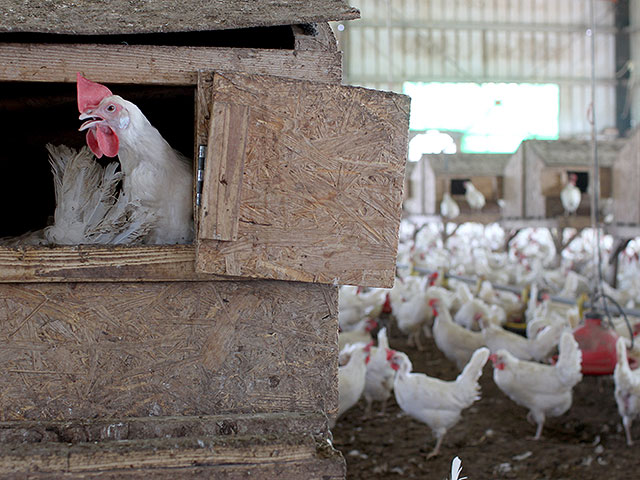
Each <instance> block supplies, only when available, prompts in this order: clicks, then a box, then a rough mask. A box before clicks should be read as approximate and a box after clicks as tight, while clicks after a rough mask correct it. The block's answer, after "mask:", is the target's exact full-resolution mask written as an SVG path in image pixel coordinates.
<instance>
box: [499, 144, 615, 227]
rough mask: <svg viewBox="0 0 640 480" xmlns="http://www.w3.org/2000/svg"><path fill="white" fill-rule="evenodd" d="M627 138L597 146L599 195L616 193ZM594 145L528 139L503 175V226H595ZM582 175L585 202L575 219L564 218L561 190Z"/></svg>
mask: <svg viewBox="0 0 640 480" xmlns="http://www.w3.org/2000/svg"><path fill="white" fill-rule="evenodd" d="M623 144H624V140H607V141H604V140H603V141H599V142H598V158H599V163H600V196H601V198H602V199H607V198H611V197H612V195H613V193H612V192H613V185H612V173H613V172H612V171H613V166H614V162H615V160H616V158H617V156H618V155H619V152H620V149H621V148H622V146H623ZM592 169H593V146H592V143H591V142H590V141H588V140H526V141H524V142H522V143H521V144H520V148H518V150H517V151H516V152H515V153H514V154H513V155H512V156H511V158H510V159H509V162H508V163H507V165H506V167H505V172H504V200H505V207H504V210H503V217H504V222H503V223H504V224H505V225H509V226H512V227H526V226H540V227H543V226H549V227H555V226H558V224H561V226H571V227H575V228H582V227H585V226H588V225H590V215H591V209H590V204H591V196H590V195H591V188H592V179H591V178H590V175H591V172H592ZM569 173H575V174H576V175H577V184H576V185H577V186H578V188H580V190H581V191H582V199H581V201H580V206H579V207H578V210H577V212H576V213H575V215H572V216H569V217H568V218H565V215H564V209H563V207H562V202H561V201H560V192H561V191H562V188H563V187H564V186H565V185H566V184H567V182H568V174H569Z"/></svg>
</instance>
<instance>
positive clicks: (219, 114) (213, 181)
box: [198, 102, 249, 241]
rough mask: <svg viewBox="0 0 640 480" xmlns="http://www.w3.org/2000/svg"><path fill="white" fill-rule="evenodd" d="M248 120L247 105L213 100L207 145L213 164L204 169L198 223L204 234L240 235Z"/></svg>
mask: <svg viewBox="0 0 640 480" xmlns="http://www.w3.org/2000/svg"><path fill="white" fill-rule="evenodd" d="M248 122H249V107H248V106H246V105H234V104H230V103H226V102H214V104H213V112H212V120H211V121H210V129H209V138H210V140H209V145H208V146H207V158H208V159H209V162H210V166H209V168H207V169H206V170H205V175H204V189H203V192H202V206H201V208H200V222H199V223H198V225H199V230H198V231H199V236H200V237H201V238H206V239H208V240H222V241H231V240H237V239H238V213H239V208H240V194H241V192H242V183H243V182H242V176H243V173H244V161H245V152H246V146H247V137H248V131H249V128H248V127H249V126H248Z"/></svg>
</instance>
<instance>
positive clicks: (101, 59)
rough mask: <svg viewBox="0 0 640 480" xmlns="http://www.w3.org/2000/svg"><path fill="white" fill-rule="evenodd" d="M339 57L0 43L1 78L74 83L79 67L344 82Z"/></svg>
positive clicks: (103, 74)
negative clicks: (201, 72) (230, 73)
mask: <svg viewBox="0 0 640 480" xmlns="http://www.w3.org/2000/svg"><path fill="white" fill-rule="evenodd" d="M185 10H187V9H185ZM341 62H342V57H341V54H340V53H339V52H325V51H317V50H309V51H300V52H298V51H295V50H266V49H251V48H208V47H171V46H152V45H85V44H70V45H65V44H21V43H0V82H3V81H4V82H75V81H76V72H81V73H82V74H84V75H85V76H86V77H87V78H91V79H97V80H99V81H100V82H101V83H114V84H115V83H135V84H160V85H195V84H196V83H197V79H198V73H197V72H198V70H208V71H212V70H216V71H239V72H246V73H249V74H264V75H276V76H286V77H291V78H297V79H301V80H313V81H316V82H328V83H340V81H341V80H342V65H341ZM133 66H135V68H134V67H133Z"/></svg>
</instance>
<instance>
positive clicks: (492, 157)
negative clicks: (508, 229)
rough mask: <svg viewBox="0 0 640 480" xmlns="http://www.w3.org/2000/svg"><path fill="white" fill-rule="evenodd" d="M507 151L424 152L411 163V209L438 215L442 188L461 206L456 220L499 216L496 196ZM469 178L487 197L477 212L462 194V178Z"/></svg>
mask: <svg viewBox="0 0 640 480" xmlns="http://www.w3.org/2000/svg"><path fill="white" fill-rule="evenodd" d="M508 160H509V155H506V154H474V153H455V154H444V153H441V154H427V155H423V156H422V158H421V159H420V161H419V162H418V163H417V164H416V165H414V166H413V170H412V171H411V173H410V174H409V178H408V183H409V187H408V189H407V190H408V194H409V195H408V196H409V201H408V202H405V203H406V204H407V205H409V209H410V210H411V211H410V213H414V214H419V215H439V214H440V202H442V197H443V195H444V193H445V192H447V193H449V194H451V196H452V197H453V199H454V200H455V201H456V202H457V203H458V206H459V207H460V216H459V217H458V218H456V219H455V221H456V222H479V223H485V224H486V223H492V222H497V221H498V220H499V219H500V207H499V206H498V199H500V198H502V195H503V194H502V190H503V185H502V183H503V179H502V176H503V172H504V168H505V165H506V163H507V161H508ZM467 180H469V181H471V182H472V183H473V185H475V187H476V188H477V189H478V190H479V191H480V192H482V194H483V195H484V196H485V199H486V201H487V203H486V205H485V206H484V208H483V209H482V211H480V212H476V211H473V210H472V209H471V208H470V207H469V205H468V203H467V201H466V200H465V198H464V193H465V188H464V182H465V181H467Z"/></svg>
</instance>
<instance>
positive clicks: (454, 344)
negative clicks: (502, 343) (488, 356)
mask: <svg viewBox="0 0 640 480" xmlns="http://www.w3.org/2000/svg"><path fill="white" fill-rule="evenodd" d="M429 304H430V305H431V306H432V307H433V315H434V316H435V320H434V322H433V340H434V341H435V343H436V346H437V347H438V349H439V350H440V351H441V352H442V353H443V354H444V356H445V357H447V358H448V359H449V360H451V361H452V362H455V364H456V365H457V366H458V368H459V369H462V368H463V367H464V366H465V365H466V364H467V362H468V361H469V359H470V358H471V355H473V352H475V351H476V350H477V349H478V348H480V347H482V346H484V339H483V338H482V334H481V333H480V332H472V331H471V330H467V329H466V328H464V327H461V326H460V325H458V324H457V323H455V322H454V321H453V319H452V318H451V314H450V313H449V310H447V308H446V307H444V306H442V305H441V304H440V302H438V301H437V300H430V301H429Z"/></svg>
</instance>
